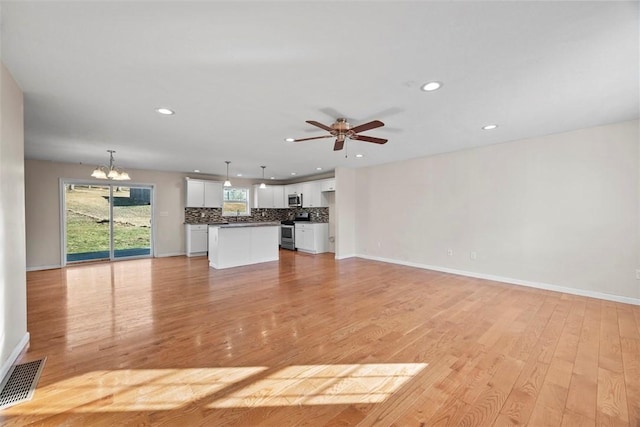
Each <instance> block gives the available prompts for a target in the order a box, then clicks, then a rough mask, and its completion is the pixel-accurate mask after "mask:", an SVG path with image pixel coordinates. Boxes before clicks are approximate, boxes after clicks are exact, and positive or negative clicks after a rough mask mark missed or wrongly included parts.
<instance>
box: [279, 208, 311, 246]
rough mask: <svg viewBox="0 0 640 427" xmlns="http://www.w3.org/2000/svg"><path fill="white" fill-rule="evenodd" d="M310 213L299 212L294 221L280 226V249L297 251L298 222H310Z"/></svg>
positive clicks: (285, 222) (283, 222)
mask: <svg viewBox="0 0 640 427" xmlns="http://www.w3.org/2000/svg"><path fill="white" fill-rule="evenodd" d="M310 220H311V218H310V217H309V212H299V213H298V214H296V217H295V218H294V219H293V220H288V221H282V225H281V226H280V247H281V248H282V249H289V250H292V251H295V250H296V225H295V223H296V221H310Z"/></svg>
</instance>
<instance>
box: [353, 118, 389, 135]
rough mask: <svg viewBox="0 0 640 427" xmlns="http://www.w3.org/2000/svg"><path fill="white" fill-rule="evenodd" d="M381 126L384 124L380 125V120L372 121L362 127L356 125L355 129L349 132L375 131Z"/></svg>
mask: <svg viewBox="0 0 640 427" xmlns="http://www.w3.org/2000/svg"><path fill="white" fill-rule="evenodd" d="M381 126H384V123H382V122H381V121H380V120H374V121H372V122H369V123H364V124H362V125H358V126H356V127H353V128H351V132H354V133H358V132H364V131H365V130H369V129H375V128H379V127H381Z"/></svg>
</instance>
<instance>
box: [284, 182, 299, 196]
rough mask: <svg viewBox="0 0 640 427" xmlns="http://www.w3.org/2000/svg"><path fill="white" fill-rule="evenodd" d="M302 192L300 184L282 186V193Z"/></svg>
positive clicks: (286, 194)
mask: <svg viewBox="0 0 640 427" xmlns="http://www.w3.org/2000/svg"><path fill="white" fill-rule="evenodd" d="M300 193H302V184H289V185H285V186H284V195H285V196H288V195H289V194H300Z"/></svg>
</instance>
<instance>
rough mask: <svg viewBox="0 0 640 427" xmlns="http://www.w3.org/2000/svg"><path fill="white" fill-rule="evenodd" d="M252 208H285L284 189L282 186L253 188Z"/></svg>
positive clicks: (256, 186)
mask: <svg viewBox="0 0 640 427" xmlns="http://www.w3.org/2000/svg"><path fill="white" fill-rule="evenodd" d="M253 196H254V199H253V203H254V204H253V207H255V208H276V209H281V208H284V207H285V199H284V187H283V186H282V185H267V188H260V186H259V185H254V186H253Z"/></svg>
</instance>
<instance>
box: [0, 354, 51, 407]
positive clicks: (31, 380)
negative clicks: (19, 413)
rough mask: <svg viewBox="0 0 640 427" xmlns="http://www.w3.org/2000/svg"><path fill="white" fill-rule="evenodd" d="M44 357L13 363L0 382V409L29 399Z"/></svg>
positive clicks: (34, 388) (34, 387)
mask: <svg viewBox="0 0 640 427" xmlns="http://www.w3.org/2000/svg"><path fill="white" fill-rule="evenodd" d="M45 360H46V358H44V359H39V360H34V361H31V362H27V363H21V364H19V365H14V366H13V367H12V368H11V369H10V370H9V372H8V373H7V376H6V380H5V381H4V382H3V383H2V384H0V390H2V391H0V410H2V409H5V408H8V407H9V406H13V405H17V404H18V403H22V402H26V401H28V400H31V398H32V397H33V392H34V391H35V390H36V385H38V380H39V379H40V374H41V373H42V368H44V362H45Z"/></svg>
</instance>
